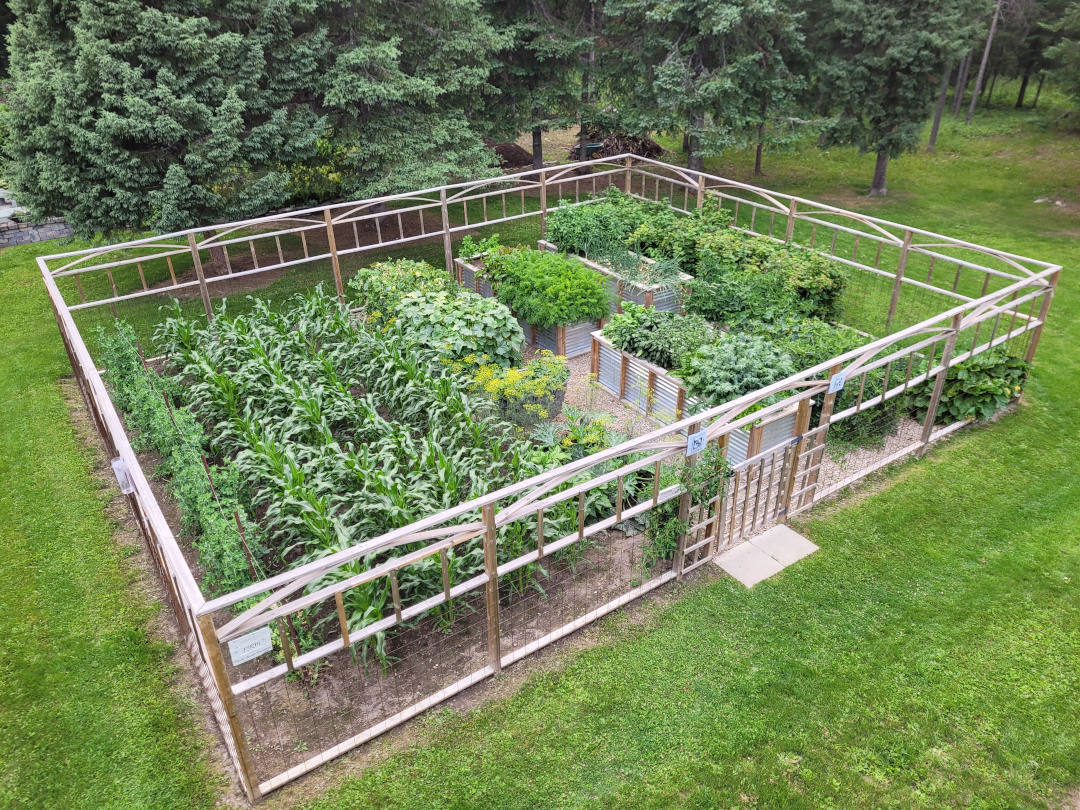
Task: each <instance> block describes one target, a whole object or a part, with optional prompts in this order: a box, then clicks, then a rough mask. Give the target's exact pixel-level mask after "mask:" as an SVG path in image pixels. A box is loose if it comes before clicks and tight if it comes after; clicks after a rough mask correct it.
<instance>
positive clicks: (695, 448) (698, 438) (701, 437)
mask: <svg viewBox="0 0 1080 810" xmlns="http://www.w3.org/2000/svg"><path fill="white" fill-rule="evenodd" d="M708 440H709V436H708V430H707V429H706V428H702V429H701V430H699V431H698V432H697V433H691V434H690V435H689V436H687V437H686V455H688V456H692V455H694V454H695V453H700V452H701V451H702V450H704V449H705V442H707V441H708Z"/></svg>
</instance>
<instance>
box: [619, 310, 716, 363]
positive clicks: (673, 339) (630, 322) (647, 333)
mask: <svg viewBox="0 0 1080 810" xmlns="http://www.w3.org/2000/svg"><path fill="white" fill-rule="evenodd" d="M604 337H606V338H607V339H608V340H610V341H611V342H612V343H614V344H615V346H616V347H617V348H619V349H622V350H623V351H624V352H629V353H630V354H632V355H634V356H636V357H640V358H641V359H642V360H647V361H648V362H650V363H653V364H655V365H658V366H663V367H664V368H674V367H675V366H677V365H678V364H679V361H680V360H681V358H682V357H683V356H684V355H687V354H692V353H693V352H695V351H697V350H698V349H699V348H700V347H701V346H704V345H705V344H706V343H711V342H712V341H713V340H715V339H716V333H715V331H714V330H713V328H712V327H711V326H710V325H709V323H708V321H706V320H705V319H704V318H702V317H701V316H700V315H679V314H678V313H675V312H662V311H660V310H658V309H656V308H655V307H650V308H645V307H643V306H640V305H639V304H635V303H633V302H630V301H627V302H624V303H623V311H622V313H621V314H619V315H615V316H614V317H612V319H611V320H610V321H609V322H608V323H607V324H605V325H604Z"/></svg>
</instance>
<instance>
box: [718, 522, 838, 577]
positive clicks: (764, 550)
mask: <svg viewBox="0 0 1080 810" xmlns="http://www.w3.org/2000/svg"><path fill="white" fill-rule="evenodd" d="M817 550H818V547H817V546H816V545H814V544H813V543H811V542H810V541H809V540H807V539H806V538H805V537H803V536H802V535H801V534H798V533H797V532H795V531H793V530H792V529H790V528H789V527H787V526H785V525H783V524H779V525H777V526H773V527H772V528H771V529H769V530H768V531H767V532H764V533H762V534H759V535H758V536H757V537H754V538H751V539H750V540H747V541H746V542H745V543H740V544H739V545H737V546H735V547H734V548H731V549H728V550H727V551H725V552H724V553H723V554H721V555H720V556H719V557H717V558H716V560H715V562H716V564H717V565H719V566H720V567H721V568H722V569H723V570H724V571H725V572H726V573H727V574H730V575H731V576H733V577H734V578H735V579H737V580H739V582H741V583H742V584H743V585H745V586H746V587H747V588H753V587H754V586H755V585H757V584H758V583H759V582H761V581H762V580H764V579H768V578H769V577H771V576H772V575H773V574H777V573H779V572H780V571H783V570H784V569H785V568H787V567H788V566H789V565H791V564H792V563H794V562H798V561H799V560H801V559H802V558H803V557H806V556H808V555H810V554H813V553H814V552H815V551H817Z"/></svg>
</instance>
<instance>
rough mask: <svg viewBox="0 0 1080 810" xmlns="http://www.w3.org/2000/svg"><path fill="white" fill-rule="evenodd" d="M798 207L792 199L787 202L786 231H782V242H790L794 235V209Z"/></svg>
mask: <svg viewBox="0 0 1080 810" xmlns="http://www.w3.org/2000/svg"><path fill="white" fill-rule="evenodd" d="M796 207H798V203H797V202H796V201H795V199H794V198H793V199H792V200H791V201H790V202H788V209H787V229H786V230H785V231H784V241H785V242H787V243H790V242H791V238H792V237H793V236H794V235H795V209H796Z"/></svg>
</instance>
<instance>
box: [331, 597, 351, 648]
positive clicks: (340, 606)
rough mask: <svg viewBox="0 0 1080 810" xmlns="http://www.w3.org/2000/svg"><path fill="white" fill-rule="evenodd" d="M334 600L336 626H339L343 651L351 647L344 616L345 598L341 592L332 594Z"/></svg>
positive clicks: (347, 622)
mask: <svg viewBox="0 0 1080 810" xmlns="http://www.w3.org/2000/svg"><path fill="white" fill-rule="evenodd" d="M334 600H335V601H336V602H337V617H338V624H340V625H341V640H342V641H344V642H345V649H348V648H349V647H350V646H351V642H350V641H349V621H348V618H347V617H346V616H345V598H344V597H343V596H342V594H341V591H338V592H337V593H335V594H334Z"/></svg>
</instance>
